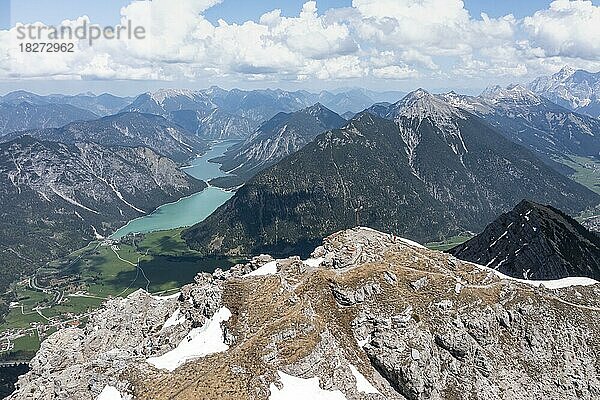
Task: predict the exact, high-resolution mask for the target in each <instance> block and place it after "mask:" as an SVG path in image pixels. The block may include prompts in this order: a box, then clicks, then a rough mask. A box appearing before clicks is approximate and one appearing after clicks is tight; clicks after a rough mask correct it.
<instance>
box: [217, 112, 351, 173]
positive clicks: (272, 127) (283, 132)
mask: <svg viewBox="0 0 600 400" xmlns="http://www.w3.org/2000/svg"><path fill="white" fill-rule="evenodd" d="M345 123H346V120H345V119H344V118H342V117H340V116H339V115H338V114H336V113H334V112H333V111H331V110H329V109H328V108H326V107H324V106H323V105H321V104H319V103H317V104H315V105H313V106H311V107H308V108H305V109H303V110H301V111H297V112H293V113H279V114H277V115H276V116H274V117H273V118H271V119H270V120H269V121H267V122H265V123H264V124H262V125H261V126H260V127H259V128H258V130H257V131H256V132H255V133H254V134H252V135H251V136H250V137H249V138H248V139H246V141H245V142H244V143H242V144H241V145H240V146H235V147H234V148H233V149H231V150H230V151H228V152H227V153H225V155H224V156H223V157H220V158H219V159H217V161H219V162H220V163H222V169H224V170H226V171H233V173H234V174H235V175H237V176H238V177H239V178H240V179H241V180H246V179H248V178H250V177H252V176H253V175H255V174H256V173H258V172H260V171H262V170H264V169H265V168H267V167H269V166H271V165H273V164H275V163H276V162H278V161H279V160H281V159H282V158H284V157H286V156H288V155H290V154H292V153H295V152H296V151H298V150H300V149H301V148H302V147H304V146H305V145H306V144H307V143H309V142H310V141H312V140H313V139H314V138H315V137H316V136H317V135H319V134H320V133H323V132H325V131H327V130H330V129H337V128H340V127H342V125H344V124H345Z"/></svg>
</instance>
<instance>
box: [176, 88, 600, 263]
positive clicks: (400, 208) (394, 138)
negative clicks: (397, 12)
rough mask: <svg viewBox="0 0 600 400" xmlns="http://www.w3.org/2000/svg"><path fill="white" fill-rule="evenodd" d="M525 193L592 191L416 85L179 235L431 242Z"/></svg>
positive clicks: (244, 240)
mask: <svg viewBox="0 0 600 400" xmlns="http://www.w3.org/2000/svg"><path fill="white" fill-rule="evenodd" d="M371 112H373V113H377V114H379V115H381V116H382V117H384V118H381V117H378V116H375V115H373V114H371ZM525 197H530V198H535V199H538V200H539V201H543V202H548V203H552V204H556V205H557V206H559V207H563V208H565V209H567V210H568V211H569V212H577V211H581V210H582V209H585V208H587V207H591V206H595V205H596V204H598V203H599V202H600V196H598V195H597V194H595V193H593V192H591V191H590V190H588V189H586V188H584V187H583V186H581V185H579V184H577V183H575V182H573V181H571V180H569V179H568V178H566V177H564V176H562V175H561V174H559V173H557V172H555V171H553V170H552V169H550V168H549V167H547V166H546V165H545V164H544V163H543V162H541V161H540V160H538V159H537V158H536V157H535V156H534V155H533V154H532V153H531V152H530V151H528V150H526V149H525V148H523V147H520V146H518V145H516V144H514V143H512V142H510V141H508V140H507V139H505V138H504V137H503V136H501V135H500V134H499V133H497V132H496V131H494V130H493V129H492V128H491V127H490V126H489V125H488V124H487V123H485V122H484V121H482V120H480V119H479V118H478V117H476V116H474V115H472V114H470V113H468V112H466V111H464V110H462V109H460V108H456V107H453V106H452V105H450V104H448V103H447V102H445V101H443V100H442V99H440V98H438V97H436V96H433V95H431V94H429V93H427V92H426V91H424V90H417V91H415V92H413V93H411V94H409V95H408V96H406V97H405V98H404V99H402V100H401V101H399V102H397V103H395V104H391V105H389V104H388V105H386V104H383V105H379V106H378V107H377V109H376V110H369V112H363V113H361V114H359V115H358V116H356V117H355V118H354V119H352V120H351V121H349V122H348V124H347V125H345V126H344V127H342V128H341V129H339V130H332V131H328V132H326V133H324V134H321V135H319V136H318V137H317V138H316V139H315V140H314V141H312V142H311V143H309V144H308V145H306V146H305V147H304V148H302V149H301V150H299V151H298V152H296V153H294V154H292V155H290V156H288V157H286V158H284V159H283V160H282V161H280V162H279V163H277V164H275V165H274V166H272V167H270V168H268V169H266V170H265V171H263V172H261V173H259V174H258V175H256V176H255V177H254V178H252V179H250V181H249V182H248V183H246V184H245V185H244V186H243V187H242V188H240V189H239V190H238V192H237V193H236V195H235V196H234V197H233V198H232V199H231V200H229V201H228V202H227V203H226V204H225V205H223V206H222V207H221V208H219V209H218V210H217V211H216V212H215V213H214V214H213V215H211V216H210V217H209V218H207V219H206V220H205V221H203V222H202V223H200V224H198V225H196V226H194V227H192V228H190V229H188V230H187V231H186V232H185V233H184V237H185V239H186V240H187V241H188V243H189V244H190V245H191V246H193V247H194V248H196V249H199V250H200V251H205V252H209V253H210V252H226V253H230V254H235V253H236V252H240V253H244V254H247V253H256V252H263V251H269V252H275V253H278V254H281V253H283V254H287V253H289V252H292V251H295V250H300V251H301V250H302V249H305V248H307V247H310V246H311V245H314V241H315V240H316V239H317V238H318V237H320V236H324V235H326V234H329V233H331V232H334V231H336V230H339V229H343V228H346V227H353V226H356V225H363V226H369V227H372V228H374V229H379V230H384V231H388V232H394V233H397V234H399V235H402V236H404V237H409V238H412V239H415V240H417V241H421V242H427V241H431V240H434V239H436V238H440V237H445V236H446V237H447V236H451V235H452V234H456V233H457V232H461V231H465V230H471V231H478V230H480V229H483V227H485V225H486V224H487V223H488V222H489V221H491V220H492V219H494V218H495V217H496V216H497V215H498V214H500V213H501V212H505V211H507V210H509V209H510V208H511V207H512V206H513V205H514V204H515V203H516V202H518V201H519V200H520V199H522V198H525Z"/></svg>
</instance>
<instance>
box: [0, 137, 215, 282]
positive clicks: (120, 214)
mask: <svg viewBox="0 0 600 400" xmlns="http://www.w3.org/2000/svg"><path fill="white" fill-rule="evenodd" d="M204 187H206V185H205V184H204V183H203V182H201V181H197V180H195V179H193V178H191V177H189V176H188V175H186V174H185V173H184V172H182V171H181V170H180V169H179V168H178V166H177V164H176V163H175V162H173V161H172V160H170V159H168V158H166V157H162V156H160V155H158V154H157V153H156V152H154V151H152V150H151V149H149V148H145V147H107V146H102V145H99V144H96V143H82V142H78V143H75V144H62V143H56V142H50V141H39V140H36V139H33V138H31V137H29V136H24V137H21V138H18V139H15V140H13V141H12V142H9V143H3V144H0V254H1V256H0V259H1V260H2V261H1V263H0V264H2V268H0V287H2V285H3V284H5V283H6V282H8V281H10V279H8V278H9V277H10V278H12V279H14V278H16V277H18V276H19V274H21V273H27V272H31V270H32V269H33V268H36V267H39V266H40V264H41V263H43V262H44V261H49V260H52V259H54V258H56V257H58V256H60V255H63V254H64V253H65V252H68V251H72V250H75V249H77V248H80V247H82V246H83V245H85V244H87V243H88V241H90V240H92V239H94V238H95V237H96V236H97V235H103V236H106V235H108V234H109V233H111V232H112V231H113V230H114V229H116V228H118V227H119V226H121V225H123V224H125V223H126V222H127V221H129V220H130V219H133V218H136V217H139V216H141V215H144V214H146V213H148V212H151V211H152V210H154V209H155V208H156V207H158V206H160V205H161V204H164V203H167V202H170V201H175V200H177V199H179V198H181V197H183V196H187V195H190V194H192V193H195V192H197V191H200V190H202V189H203V188H204Z"/></svg>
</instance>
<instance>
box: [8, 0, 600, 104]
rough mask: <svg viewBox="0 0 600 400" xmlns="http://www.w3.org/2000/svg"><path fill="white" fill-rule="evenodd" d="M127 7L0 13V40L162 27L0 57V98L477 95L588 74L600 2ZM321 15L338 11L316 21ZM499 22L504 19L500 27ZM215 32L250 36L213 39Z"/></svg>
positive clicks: (38, 6)
mask: <svg viewBox="0 0 600 400" xmlns="http://www.w3.org/2000/svg"><path fill="white" fill-rule="evenodd" d="M138 1H142V0H12V1H10V0H0V29H7V28H9V27H11V26H14V24H15V23H17V22H20V23H24V24H31V23H34V22H42V23H44V24H46V25H58V24H60V23H61V22H62V21H64V20H75V19H76V18H78V17H81V16H83V15H87V16H88V17H89V18H90V20H91V21H92V22H93V23H95V24H99V25H102V26H114V25H116V24H118V23H119V22H120V19H121V17H122V15H121V9H122V8H123V7H126V6H130V7H128V8H127V9H126V10H125V11H124V16H123V18H125V20H128V21H131V22H134V23H136V22H137V21H145V23H148V21H150V22H149V23H150V24H155V25H153V26H159V27H161V29H154V30H149V31H151V32H152V38H150V39H148V40H146V41H144V42H121V43H117V42H116V41H112V42H108V41H105V42H103V43H102V44H101V45H98V46H96V45H94V46H86V45H85V44H82V43H81V42H78V43H77V52H76V53H74V54H71V55H64V54H56V55H48V54H43V55H40V54H37V55H36V54H23V52H22V51H18V49H17V51H16V52H14V53H11V54H10V55H9V56H8V57H7V54H8V53H4V54H2V52H0V93H2V92H6V91H9V90H14V89H19V88H26V89H30V90H35V88H37V89H38V90H39V91H41V92H48V91H65V92H79V91H86V90H93V91H95V92H102V91H112V92H120V93H123V94H135V93H136V92H140V91H144V90H149V89H155V88H159V87H190V88H202V87H206V86H210V85H215V84H216V85H220V86H223V87H242V88H256V87H272V88H274V87H280V88H284V89H308V90H319V89H322V88H324V89H335V88H336V87H351V86H361V87H367V88H371V89H374V90H386V89H391V90H403V91H407V90H411V89H414V88H415V87H419V86H421V87H425V88H427V89H429V90H433V91H444V90H450V89H455V90H457V91H462V92H468V93H477V92H478V91H480V90H481V89H483V88H485V87H486V86H488V85H492V84H501V85H506V84H509V83H527V82H529V81H531V80H532V79H534V78H535V77H537V76H540V75H547V74H550V73H554V72H556V71H557V70H559V69H560V68H562V67H563V66H564V65H570V66H572V67H575V68H583V69H587V70H591V71H598V70H599V69H600V41H599V40H596V39H595V38H596V37H600V0H593V1H583V0H558V1H557V2H556V3H554V5H553V6H552V7H550V4H551V3H552V1H550V0H463V2H464V4H463V3H461V2H460V0H316V8H317V9H316V10H315V7H314V4H312V2H309V1H308V0H223V1H222V2H221V3H220V4H216V5H214V6H213V7H212V8H209V9H207V10H204V8H205V7H203V4H207V3H210V2H211V1H212V2H218V0H154V1H153V2H144V3H143V4H142V3H138ZM132 4H133V6H132ZM463 6H464V7H463ZM178 7H181V8H179V11H178V10H177V9H178ZM274 9H280V10H281V15H282V16H284V17H288V18H280V17H279V15H277V14H274V13H271V14H269V15H268V17H267V18H265V19H264V20H262V21H259V19H260V17H261V16H262V15H263V14H265V13H268V12H270V11H272V10H274ZM303 9H304V11H303V12H302V13H301V11H302V10H303ZM331 9H343V11H340V12H335V13H328V14H327V16H326V17H324V14H325V13H326V12H327V11H328V10H331ZM190 10H193V11H190ZM203 10H204V11H203ZM465 10H466V11H468V15H467V13H465ZM481 13H486V14H487V15H488V16H489V17H490V18H489V19H488V18H485V19H483V18H481ZM200 14H202V16H203V17H202V16H200ZM509 14H511V15H513V16H514V18H508V17H507V18H503V17H504V16H506V15H509ZM469 15H470V16H469ZM525 17H532V18H526V19H525ZM204 18H205V19H204ZM220 19H223V20H225V21H226V22H228V23H229V24H232V23H236V24H242V23H244V22H246V21H255V22H257V23H256V24H246V25H244V26H231V25H224V26H218V27H217V25H218V24H217V21H218V20H220ZM206 20H208V21H209V22H210V23H211V24H212V25H211V24H208V23H207V22H206ZM7 38H8V36H7V35H4V37H3V36H2V35H0V46H3V45H6V44H8V46H14V43H15V42H14V41H13V42H4V43H3V42H2V40H3V39H4V40H6V39H7ZM30 40H31V39H30ZM11 43H12V44H11ZM3 56H4V59H3V58H2V57H3Z"/></svg>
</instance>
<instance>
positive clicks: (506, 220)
mask: <svg viewBox="0 0 600 400" xmlns="http://www.w3.org/2000/svg"><path fill="white" fill-rule="evenodd" d="M448 252H449V253H450V254H452V255H454V256H456V257H457V258H460V259H462V260H465V261H471V262H474V263H478V264H482V265H485V266H488V267H490V268H494V269H497V270H498V271H500V272H502V273H503V274H506V275H509V276H512V277H515V278H521V279H532V280H553V279H561V278H567V277H588V278H592V279H596V280H600V236H599V235H597V234H595V233H592V232H590V231H588V230H587V229H585V228H584V227H583V226H581V225H580V224H579V223H578V222H577V221H575V220H574V219H573V218H571V217H569V216H568V215H566V214H565V213H563V212H562V211H560V210H558V209H556V208H554V207H551V206H544V205H541V204H537V203H534V202H531V201H526V200H524V201H522V202H520V203H519V204H518V205H517V206H516V207H515V208H514V209H513V210H512V211H509V212H507V213H505V214H502V215H501V216H500V217H498V218H497V219H496V220H495V221H493V222H492V223H490V224H489V225H488V226H487V227H486V228H485V230H484V231H483V232H482V233H481V234H479V235H477V236H476V237H474V238H473V239H471V240H469V241H467V242H465V243H463V244H461V245H459V246H456V247H454V248H453V249H451V250H449V251H448Z"/></svg>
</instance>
